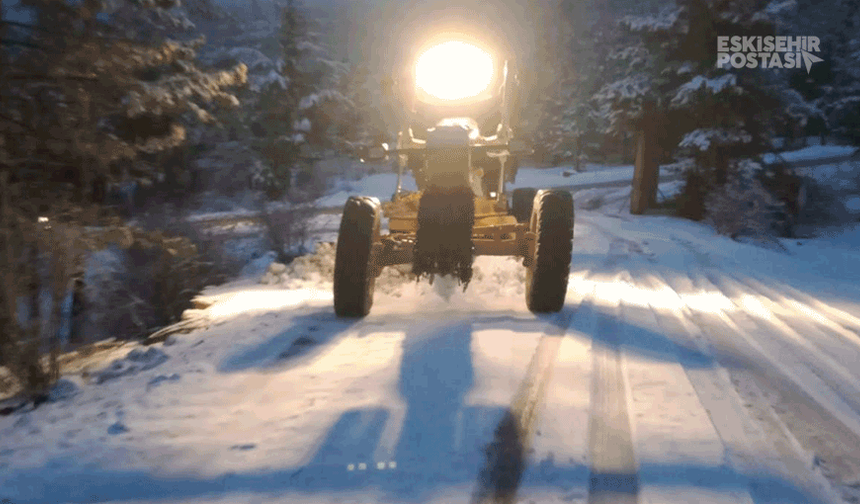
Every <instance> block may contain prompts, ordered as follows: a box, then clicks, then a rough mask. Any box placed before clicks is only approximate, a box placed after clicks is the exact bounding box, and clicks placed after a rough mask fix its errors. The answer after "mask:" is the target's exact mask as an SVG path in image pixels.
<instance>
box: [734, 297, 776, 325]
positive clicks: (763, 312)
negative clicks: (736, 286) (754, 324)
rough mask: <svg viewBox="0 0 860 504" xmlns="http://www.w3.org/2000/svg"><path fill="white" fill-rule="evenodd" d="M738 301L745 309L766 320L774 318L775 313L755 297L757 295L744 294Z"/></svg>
mask: <svg viewBox="0 0 860 504" xmlns="http://www.w3.org/2000/svg"><path fill="white" fill-rule="evenodd" d="M738 302H739V303H740V304H741V306H743V308H744V309H745V310H747V311H748V312H750V313H752V314H754V315H756V316H757V317H760V318H762V319H764V320H770V319H771V318H773V314H772V313H771V311H770V310H768V309H767V307H766V306H765V305H764V304H762V302H761V301H759V300H758V299H756V298H755V296H751V295H749V294H744V295H743V296H741V297H740V298H739V299H738Z"/></svg>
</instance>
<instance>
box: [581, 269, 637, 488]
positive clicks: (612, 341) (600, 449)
mask: <svg viewBox="0 0 860 504" xmlns="http://www.w3.org/2000/svg"><path fill="white" fill-rule="evenodd" d="M617 280H618V277H617V276H616V277H615V281H617ZM619 302H620V300H614V302H612V305H611V306H610V307H609V311H610V313H609V314H607V313H600V312H598V320H597V327H596V337H597V338H599V339H600V340H601V341H602V342H603V345H594V346H593V347H592V357H593V360H592V366H593V367H592V388H591V414H590V418H589V427H588V437H589V471H590V476H589V492H588V503H589V504H602V503H614V504H628V503H629V504H635V503H636V502H637V495H638V493H639V483H638V477H637V472H638V470H637V465H636V457H635V454H634V452H633V439H632V432H631V429H630V417H629V411H628V404H627V403H628V395H627V390H626V386H625V383H624V372H623V368H622V361H621V346H620V345H621V339H620V334H619V331H620V326H619V323H618V317H619V315H620V304H619Z"/></svg>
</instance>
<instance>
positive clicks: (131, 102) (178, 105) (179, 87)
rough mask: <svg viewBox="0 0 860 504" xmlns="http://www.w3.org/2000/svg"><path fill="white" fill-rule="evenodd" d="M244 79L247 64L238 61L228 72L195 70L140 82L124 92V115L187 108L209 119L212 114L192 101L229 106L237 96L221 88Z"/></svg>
mask: <svg viewBox="0 0 860 504" xmlns="http://www.w3.org/2000/svg"><path fill="white" fill-rule="evenodd" d="M247 81H248V67H247V66H245V65H244V64H240V65H238V66H236V68H234V69H233V70H231V71H229V72H214V73H209V74H204V73H201V72H198V73H196V74H191V75H185V74H183V75H176V76H170V77H166V78H164V79H162V80H160V81H158V82H157V83H155V84H150V83H141V84H140V85H139V86H138V88H137V89H136V90H134V91H131V92H130V93H129V95H128V105H127V106H126V115H127V116H128V117H137V116H139V115H142V114H146V113H150V112H155V113H156V114H158V115H161V114H164V113H167V112H185V111H191V112H195V113H196V114H197V116H198V118H199V119H200V120H202V121H204V122H211V121H212V117H211V116H210V115H209V114H208V113H206V112H205V111H203V110H202V109H200V108H199V107H198V106H197V105H196V104H194V103H193V101H192V100H195V99H197V100H202V101H204V102H211V101H215V102H217V103H218V104H219V105H222V106H229V107H235V106H238V105H239V101H238V99H236V97H235V96H233V95H232V94H229V93H226V92H224V91H222V88H224V87H231V86H239V85H242V84H245V83H247Z"/></svg>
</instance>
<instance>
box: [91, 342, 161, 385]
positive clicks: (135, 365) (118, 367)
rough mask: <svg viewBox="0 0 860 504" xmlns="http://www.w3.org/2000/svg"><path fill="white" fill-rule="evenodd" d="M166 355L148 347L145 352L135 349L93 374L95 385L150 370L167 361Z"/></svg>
mask: <svg viewBox="0 0 860 504" xmlns="http://www.w3.org/2000/svg"><path fill="white" fill-rule="evenodd" d="M168 358H169V357H168V355H167V354H166V353H164V352H163V351H161V350H159V349H157V348H154V347H150V348H148V349H147V350H143V349H141V348H135V349H134V350H132V351H131V352H129V353H128V355H126V356H125V358H123V359H117V360H115V361H113V362H112V363H111V364H110V365H109V366H108V367H107V368H105V369H103V370H102V371H99V372H97V373H95V379H96V383H98V384H102V383H104V382H107V381H110V380H114V379H117V378H121V377H123V376H129V375H133V374H137V373H140V372H142V371H147V370H150V369H152V368H154V367H156V366H159V365H161V364H163V363H164V362H166V361H167V359H168Z"/></svg>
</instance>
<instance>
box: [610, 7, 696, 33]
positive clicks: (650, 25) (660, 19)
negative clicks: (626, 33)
mask: <svg viewBox="0 0 860 504" xmlns="http://www.w3.org/2000/svg"><path fill="white" fill-rule="evenodd" d="M680 13H681V10H680V9H669V10H665V11H663V12H661V13H660V14H657V15H656V16H626V17H624V18H623V19H622V20H621V21H620V24H621V25H622V26H625V27H627V28H628V29H630V30H631V31H634V32H658V31H664V30H669V29H671V28H672V27H674V26H675V23H677V22H678V19H679V17H680Z"/></svg>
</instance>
